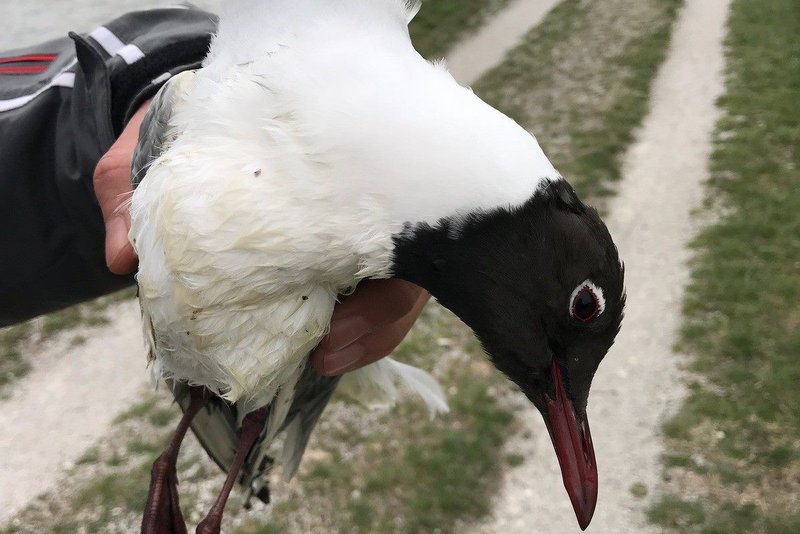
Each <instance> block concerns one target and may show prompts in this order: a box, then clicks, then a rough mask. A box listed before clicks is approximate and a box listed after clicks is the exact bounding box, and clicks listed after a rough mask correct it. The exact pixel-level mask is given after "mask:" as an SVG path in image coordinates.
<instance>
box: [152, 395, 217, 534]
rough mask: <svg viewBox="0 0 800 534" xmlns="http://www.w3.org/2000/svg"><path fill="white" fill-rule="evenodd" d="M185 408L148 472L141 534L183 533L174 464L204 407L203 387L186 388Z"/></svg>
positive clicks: (184, 533)
mask: <svg viewBox="0 0 800 534" xmlns="http://www.w3.org/2000/svg"><path fill="white" fill-rule="evenodd" d="M189 398H190V400H189V406H188V407H187V408H186V411H185V412H184V413H183V417H181V421H180V423H178V428H177V429H175V434H174V435H173V436H172V440H171V441H170V442H169V445H167V448H166V449H164V452H162V453H161V456H159V457H158V458H157V459H156V461H155V462H153V469H152V470H151V471H150V492H149V493H148V495H147V505H146V506H145V509H144V516H143V517H142V534H186V523H185V522H184V521H183V514H181V507H180V505H179V503H178V477H177V472H176V464H177V462H178V452H179V451H180V449H181V442H182V441H183V438H184V436H185V435H186V431H187V430H189V425H190V424H191V422H192V419H194V416H195V415H197V412H199V411H200V409H201V408H202V407H203V406H205V404H206V401H207V400H208V393H207V391H206V389H205V388H204V387H201V386H193V387H191V388H189Z"/></svg>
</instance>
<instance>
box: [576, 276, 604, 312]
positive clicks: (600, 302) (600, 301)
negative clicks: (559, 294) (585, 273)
mask: <svg viewBox="0 0 800 534" xmlns="http://www.w3.org/2000/svg"><path fill="white" fill-rule="evenodd" d="M584 289H588V290H589V291H591V292H592V295H593V296H594V297H595V300H596V302H597V310H596V311H595V312H594V313H593V314H592V316H591V317H590V318H588V319H581V318H580V317H577V316H576V315H575V299H576V297H577V296H578V293H580V292H581V291H583V290H584ZM567 305H568V306H569V308H568V309H569V314H570V316H571V317H575V318H577V319H578V320H582V321H591V320H592V319H595V318H596V317H597V316H598V315H600V314H602V313H603V311H605V309H606V299H605V297H604V296H603V290H602V289H601V288H600V287H598V286H597V285H595V283H594V282H592V281H591V280H589V279H588V278H587V279H586V280H584V281H583V282H581V283H580V284H578V287H576V288H575V290H574V291H573V292H572V295H570V296H569V302H568V303H567Z"/></svg>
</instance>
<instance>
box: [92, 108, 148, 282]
mask: <svg viewBox="0 0 800 534" xmlns="http://www.w3.org/2000/svg"><path fill="white" fill-rule="evenodd" d="M148 104H149V102H146V103H145V104H144V105H143V106H142V107H141V108H139V110H138V111H137V112H136V113H135V114H134V116H133V117H132V118H131V120H130V122H128V124H127V126H125V129H124V130H123V131H122V134H120V136H119V138H118V139H117V140H116V141H115V142H114V144H113V145H111V148H110V149H109V150H108V152H106V153H105V155H103V157H102V158H100V161H99V162H98V163H97V167H96V168H95V171H94V177H93V178H94V194H95V196H96V197H97V202H98V203H99V204H100V210H101V211H102V213H103V222H104V223H105V228H106V239H105V250H106V265H107V266H108V268H109V270H110V271H111V272H113V273H115V274H127V273H129V272H131V271H133V270H134V269H135V268H136V262H137V260H136V253H135V252H134V250H133V246H132V245H131V243H130V241H129V240H128V231H129V230H130V226H131V220H130V213H129V212H128V210H127V209H125V208H124V204H125V202H126V201H127V200H128V199H129V198H130V193H131V160H132V158H133V151H134V149H135V148H136V141H137V139H138V137H139V126H140V125H141V123H142V119H143V118H144V114H145V112H146V110H147V106H148Z"/></svg>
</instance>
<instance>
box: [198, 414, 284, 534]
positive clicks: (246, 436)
mask: <svg viewBox="0 0 800 534" xmlns="http://www.w3.org/2000/svg"><path fill="white" fill-rule="evenodd" d="M267 414H268V410H267V408H260V409H258V410H255V411H252V412H250V413H248V414H247V415H245V416H244V419H243V420H242V434H241V436H240V437H239V448H237V449H236V456H235V457H234V459H233V462H232V463H231V465H230V467H229V468H228V477H227V478H226V479H225V485H224V486H222V491H221V492H220V493H219V497H217V500H216V502H214V506H212V507H211V510H210V511H209V512H208V515H207V516H206V517H205V519H203V520H202V521H201V522H200V524H199V525H197V530H196V531H195V532H196V534H219V531H220V527H221V525H222V512H223V511H224V510H225V503H226V502H228V496H229V495H230V493H231V490H232V489H233V484H234V483H235V482H236V477H237V476H238V475H239V470H240V469H241V468H242V464H243V463H244V459H245V458H246V457H247V453H248V452H250V449H251V448H252V447H253V443H255V441H256V439H258V436H260V435H261V431H262V430H264V426H265V425H266V424H267Z"/></svg>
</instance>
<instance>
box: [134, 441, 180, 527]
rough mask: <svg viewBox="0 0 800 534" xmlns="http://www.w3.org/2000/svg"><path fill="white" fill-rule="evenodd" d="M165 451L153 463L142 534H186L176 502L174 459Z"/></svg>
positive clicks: (176, 478) (178, 505) (176, 483)
mask: <svg viewBox="0 0 800 534" xmlns="http://www.w3.org/2000/svg"><path fill="white" fill-rule="evenodd" d="M169 452H171V451H167V452H165V453H164V454H162V455H161V456H159V457H158V458H157V459H156V461H155V462H153V469H152V470H151V471H150V493H149V494H148V498H147V506H146V507H145V509H144V517H143V518H142V534H186V523H185V521H184V520H183V514H182V513H181V507H180V504H179V502H178V476H177V473H176V471H175V458H174V457H170V455H169Z"/></svg>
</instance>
